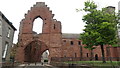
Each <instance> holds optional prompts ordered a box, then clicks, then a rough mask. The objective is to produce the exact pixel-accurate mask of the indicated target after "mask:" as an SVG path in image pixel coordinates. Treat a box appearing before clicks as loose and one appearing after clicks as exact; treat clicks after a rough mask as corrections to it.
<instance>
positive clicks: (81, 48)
mask: <svg viewBox="0 0 120 68" xmlns="http://www.w3.org/2000/svg"><path fill="white" fill-rule="evenodd" d="M82 53H83V51H82V46H80V56H81V58H80V61H81V60H82V59H83V57H82Z"/></svg>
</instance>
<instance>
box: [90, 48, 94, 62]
mask: <svg viewBox="0 0 120 68" xmlns="http://www.w3.org/2000/svg"><path fill="white" fill-rule="evenodd" d="M90 51H91V52H90V53H91V56H90V61H92V60H93V50H90Z"/></svg>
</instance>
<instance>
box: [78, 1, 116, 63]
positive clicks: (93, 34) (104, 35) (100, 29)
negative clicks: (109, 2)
mask: <svg viewBox="0 0 120 68" xmlns="http://www.w3.org/2000/svg"><path fill="white" fill-rule="evenodd" d="M84 5H85V7H84V8H83V10H84V11H85V12H86V13H87V15H84V16H83V21H84V22H85V23H86V26H85V27H86V28H85V29H84V33H82V34H81V37H80V39H81V40H82V41H83V44H86V45H87V46H86V47H87V48H89V49H94V48H93V46H101V52H102V60H103V63H105V62H106V61H105V55H104V45H112V44H115V43H116V41H117V39H116V38H117V37H116V30H117V29H116V25H117V23H118V20H117V18H118V17H117V15H116V14H115V12H114V11H113V12H112V13H108V12H107V11H106V10H107V9H106V8H102V10H98V9H97V5H96V4H95V3H94V2H93V1H92V2H90V1H87V2H85V4H84Z"/></svg>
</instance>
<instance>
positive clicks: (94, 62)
mask: <svg viewBox="0 0 120 68" xmlns="http://www.w3.org/2000/svg"><path fill="white" fill-rule="evenodd" d="M65 63H68V64H86V65H90V66H99V67H101V66H104V67H105V66H120V61H112V62H110V61H106V63H102V61H69V62H65Z"/></svg>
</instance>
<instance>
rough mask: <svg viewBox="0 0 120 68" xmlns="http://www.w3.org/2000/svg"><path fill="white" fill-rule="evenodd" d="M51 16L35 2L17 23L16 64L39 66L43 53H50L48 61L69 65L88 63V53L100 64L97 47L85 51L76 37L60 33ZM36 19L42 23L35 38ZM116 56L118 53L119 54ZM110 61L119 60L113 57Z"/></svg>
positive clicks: (57, 22) (41, 4) (44, 6)
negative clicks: (67, 63)
mask: <svg viewBox="0 0 120 68" xmlns="http://www.w3.org/2000/svg"><path fill="white" fill-rule="evenodd" d="M53 16H54V14H52V11H50V10H49V7H47V5H45V3H44V2H37V3H36V5H34V6H33V7H31V10H29V11H28V13H27V14H25V18H24V19H23V20H22V21H21V22H20V33H19V39H18V49H17V53H16V54H17V55H16V61H19V62H40V61H41V55H42V53H43V52H44V51H46V50H48V51H49V61H52V60H53V61H63V60H64V61H65V60H66V59H67V60H70V61H72V60H74V59H73V58H75V60H90V59H89V58H90V57H91V52H92V53H93V57H95V59H94V58H93V59H94V60H101V59H99V58H98V57H102V56H101V50H100V46H97V47H96V49H94V50H93V51H91V50H88V49H85V48H84V46H85V45H82V41H81V40H78V38H79V34H63V33H62V32H61V22H60V21H57V20H55V19H53ZM38 17H40V18H41V19H42V20H43V28H42V33H41V34H36V33H35V32H34V31H33V30H32V29H33V21H34V20H35V19H36V18H38ZM40 27H41V26H40ZM104 48H105V57H109V55H108V53H107V51H106V50H107V46H106V47H104ZM112 49H113V51H112ZM110 50H111V53H112V52H114V51H115V50H116V48H112V47H111V49H110ZM115 52H116V53H118V51H115ZM112 54H113V53H112ZM55 57H56V59H55ZM113 57H120V56H118V55H114V56H113ZM52 58H53V59H52ZM64 58H65V59H64ZM71 58H72V59H71ZM84 58H85V59H84ZM51 59H52V60H51Z"/></svg>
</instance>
